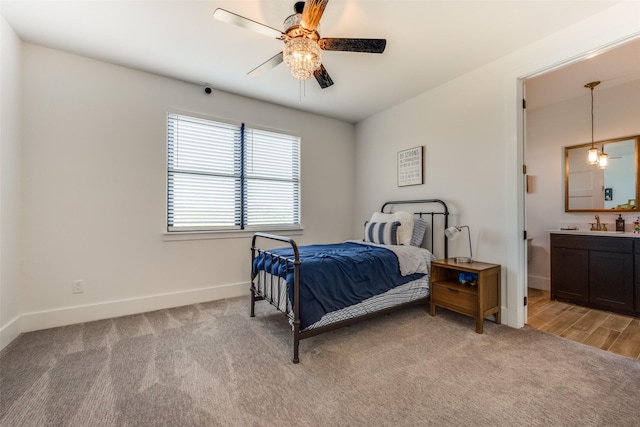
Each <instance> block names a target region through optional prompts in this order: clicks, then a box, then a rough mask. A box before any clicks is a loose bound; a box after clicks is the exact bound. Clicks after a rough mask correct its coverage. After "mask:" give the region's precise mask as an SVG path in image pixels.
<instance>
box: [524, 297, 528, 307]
mask: <svg viewBox="0 0 640 427" xmlns="http://www.w3.org/2000/svg"><path fill="white" fill-rule="evenodd" d="M524 306H525V307H526V306H527V297H524Z"/></svg>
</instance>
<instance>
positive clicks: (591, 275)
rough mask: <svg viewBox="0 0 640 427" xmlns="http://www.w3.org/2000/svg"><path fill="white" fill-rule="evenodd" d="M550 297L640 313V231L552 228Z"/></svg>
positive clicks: (596, 306) (612, 309)
mask: <svg viewBox="0 0 640 427" xmlns="http://www.w3.org/2000/svg"><path fill="white" fill-rule="evenodd" d="M551 298H552V299H558V300H561V301H567V302H572V303H575V304H579V305H584V306H587V307H593V308H598V309H602V310H608V311H613V312H617V313H622V314H631V315H635V316H640V235H638V234H632V233H615V232H609V233H605V232H592V231H562V230H560V231H551Z"/></svg>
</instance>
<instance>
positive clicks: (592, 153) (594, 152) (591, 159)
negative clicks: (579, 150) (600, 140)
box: [587, 147, 598, 165]
mask: <svg viewBox="0 0 640 427" xmlns="http://www.w3.org/2000/svg"><path fill="white" fill-rule="evenodd" d="M587 162H588V163H589V164H590V165H595V164H597V163H598V149H597V148H596V147H591V148H589V155H588V158H587Z"/></svg>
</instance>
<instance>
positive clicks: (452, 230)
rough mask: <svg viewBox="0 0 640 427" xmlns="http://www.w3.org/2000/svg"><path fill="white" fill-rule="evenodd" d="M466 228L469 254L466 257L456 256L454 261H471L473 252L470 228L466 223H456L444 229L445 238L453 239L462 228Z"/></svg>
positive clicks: (458, 234)
mask: <svg viewBox="0 0 640 427" xmlns="http://www.w3.org/2000/svg"><path fill="white" fill-rule="evenodd" d="M463 228H466V229H467V237H468V238H469V256H468V257H456V262H472V261H473V252H472V249H471V230H470V228H469V226H468V225H456V226H454V227H448V228H447V229H445V230H444V235H445V236H446V237H447V239H451V240H455V239H457V238H458V237H459V236H460V233H462V229H463Z"/></svg>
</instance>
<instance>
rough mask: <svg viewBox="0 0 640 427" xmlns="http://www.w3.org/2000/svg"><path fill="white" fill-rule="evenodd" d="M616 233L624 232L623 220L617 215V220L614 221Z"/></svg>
mask: <svg viewBox="0 0 640 427" xmlns="http://www.w3.org/2000/svg"><path fill="white" fill-rule="evenodd" d="M616 231H624V218H622V215H620V214H618V219H616Z"/></svg>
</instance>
